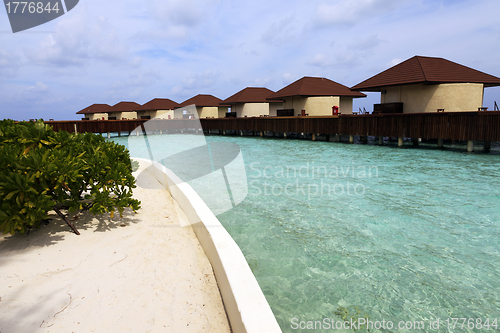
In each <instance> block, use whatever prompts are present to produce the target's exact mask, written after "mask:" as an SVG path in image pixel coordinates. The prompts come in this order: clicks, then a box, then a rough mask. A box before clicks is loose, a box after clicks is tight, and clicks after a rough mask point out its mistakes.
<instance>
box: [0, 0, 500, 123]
mask: <svg viewBox="0 0 500 333" xmlns="http://www.w3.org/2000/svg"><path fill="white" fill-rule="evenodd" d="M499 13H500V1H498V0H443V1H439V0H309V1H296V0H252V1H246V0H227V1H226V0H149V1H132V0H120V1H115V0H107V1H102V0H100V1H98V0H80V2H79V3H78V5H77V6H76V7H75V8H74V9H73V10H71V11H70V12H68V13H66V14H65V15H63V16H61V17H59V18H57V19H55V20H53V21H50V22H48V23H46V24H43V25H40V26H38V27H35V28H32V29H29V30H26V31H24V32H18V33H15V34H14V33H12V30H11V27H10V24H9V21H8V17H7V13H6V10H3V9H0V119H4V118H11V119H16V120H28V119H33V118H37V119H38V118H43V119H45V120H48V119H55V120H73V119H80V118H81V115H77V114H76V112H78V111H79V110H81V109H83V108H85V107H87V106H89V105H91V104H94V103H106V104H109V105H114V104H116V103H118V102H121V101H133V102H137V103H139V104H144V103H146V102H148V101H150V100H151V99H153V98H170V99H172V100H174V101H176V102H178V103H181V102H183V101H185V100H187V99H189V98H191V97H193V96H195V95H197V94H211V95H214V96H216V97H218V98H221V99H226V98H228V97H229V96H231V95H233V94H235V93H237V92H238V91H240V90H242V89H244V88H246V87H266V88H269V89H271V90H273V91H277V90H279V89H281V88H283V87H285V86H286V85H288V84H290V83H292V82H294V81H296V80H298V79H300V78H301V77H303V76H319V77H326V78H328V79H331V80H333V81H335V82H338V83H341V84H343V85H346V86H348V87H352V86H354V85H356V84H358V83H360V82H362V81H364V80H366V79H368V78H369V77H371V76H373V75H375V74H378V73H379V72H381V71H383V70H385V69H387V68H389V67H391V66H393V65H395V64H398V63H399V62H401V61H404V60H406V59H409V58H411V57H413V56H415V55H420V56H432V57H442V58H445V59H448V60H451V61H454V62H457V63H459V64H462V65H465V66H468V67H472V68H474V69H477V70H480V71H482V72H485V73H488V74H491V75H494V76H498V77H500V24H498V19H499V16H498V14H499ZM379 101H380V93H368V97H367V98H360V99H355V100H354V109H355V110H357V109H358V108H363V107H365V108H366V110H369V111H370V110H372V109H373V104H374V103H378V102H379ZM494 101H497V104H500V87H494V88H486V89H485V94H484V103H483V106H486V107H488V108H489V109H490V110H491V109H493V103H494Z"/></svg>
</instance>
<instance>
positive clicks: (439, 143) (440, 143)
mask: <svg viewBox="0 0 500 333" xmlns="http://www.w3.org/2000/svg"><path fill="white" fill-rule="evenodd" d="M443 143H444V140H443V139H438V148H443Z"/></svg>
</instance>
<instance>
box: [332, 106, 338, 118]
mask: <svg viewBox="0 0 500 333" xmlns="http://www.w3.org/2000/svg"><path fill="white" fill-rule="evenodd" d="M338 114H339V107H338V106H336V105H335V106H332V115H334V116H336V115H338Z"/></svg>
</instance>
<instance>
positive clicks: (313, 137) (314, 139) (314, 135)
mask: <svg viewBox="0 0 500 333" xmlns="http://www.w3.org/2000/svg"><path fill="white" fill-rule="evenodd" d="M312 140H313V141H316V134H315V133H313V134H312Z"/></svg>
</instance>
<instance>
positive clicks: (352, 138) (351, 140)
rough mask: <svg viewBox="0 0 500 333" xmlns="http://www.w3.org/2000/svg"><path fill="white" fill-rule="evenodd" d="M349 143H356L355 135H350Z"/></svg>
mask: <svg viewBox="0 0 500 333" xmlns="http://www.w3.org/2000/svg"><path fill="white" fill-rule="evenodd" d="M349 143H354V135H349Z"/></svg>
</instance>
